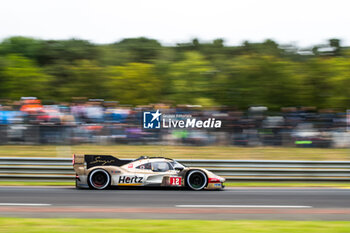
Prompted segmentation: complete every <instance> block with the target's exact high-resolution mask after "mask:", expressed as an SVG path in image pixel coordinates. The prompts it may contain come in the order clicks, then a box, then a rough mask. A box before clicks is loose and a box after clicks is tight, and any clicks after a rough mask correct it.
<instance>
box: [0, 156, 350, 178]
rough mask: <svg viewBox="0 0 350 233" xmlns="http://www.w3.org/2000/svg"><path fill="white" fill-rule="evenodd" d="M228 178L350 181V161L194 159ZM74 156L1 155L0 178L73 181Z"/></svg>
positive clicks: (191, 163)
mask: <svg viewBox="0 0 350 233" xmlns="http://www.w3.org/2000/svg"><path fill="white" fill-rule="evenodd" d="M177 161H178V162H180V163H182V164H184V165H186V166H191V167H202V168H207V169H208V170H210V171H212V172H213V173H215V174H217V175H220V176H222V177H225V178H226V179H227V181H232V182H233V181H244V180H246V181H350V161H291V160H202V159H200V160H198V159H196V160H192V159H179V160H177ZM74 177H75V173H74V170H73V167H72V159H71V158H30V157H0V180H31V181H48V180H50V181H74Z"/></svg>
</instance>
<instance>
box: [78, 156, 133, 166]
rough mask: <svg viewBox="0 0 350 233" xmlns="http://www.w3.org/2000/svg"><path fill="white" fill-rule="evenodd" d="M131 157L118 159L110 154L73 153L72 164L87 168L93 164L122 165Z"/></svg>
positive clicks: (128, 161)
mask: <svg viewBox="0 0 350 233" xmlns="http://www.w3.org/2000/svg"><path fill="white" fill-rule="evenodd" d="M131 161H133V160H131V159H118V158H116V157H114V156H112V155H75V154H74V155H73V166H76V165H77V166H79V165H80V166H84V164H86V168H87V169H89V168H91V167H95V166H117V167H120V166H123V165H125V164H127V163H130V162H131Z"/></svg>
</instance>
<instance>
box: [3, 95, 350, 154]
mask: <svg viewBox="0 0 350 233" xmlns="http://www.w3.org/2000/svg"><path fill="white" fill-rule="evenodd" d="M152 109H160V111H161V112H162V113H163V114H186V115H192V117H194V118H196V119H202V120H206V119H208V118H215V119H217V120H221V121H222V127H221V128H218V129H211V128H210V129H208V128H201V129H192V128H191V129H184V128H182V129H165V128H162V129H153V130H152V129H143V128H142V112H143V111H148V110H152ZM349 139H350V137H349V133H348V128H347V114H346V112H335V111H333V110H317V109H316V108H313V107H300V108H296V107H289V108H282V109H281V110H280V111H279V112H271V111H269V109H268V108H267V107H264V106H256V107H250V108H249V109H247V110H246V111H239V110H237V109H234V108H228V107H210V108H203V107H201V106H198V105H177V106H175V107H172V106H171V105H170V104H154V105H147V106H137V107H131V106H120V105H118V102H113V101H104V100H102V99H91V100H86V99H75V100H74V101H73V102H72V103H61V104H49V105H43V104H42V103H41V101H40V100H38V99H37V98H35V97H25V98H22V99H21V100H20V101H17V102H13V103H11V104H9V103H2V104H1V105H0V144H79V143H96V144H164V145H197V146H202V145H235V146H295V147H325V148H326V147H348V146H349V145H350V143H349V141H350V140H349Z"/></svg>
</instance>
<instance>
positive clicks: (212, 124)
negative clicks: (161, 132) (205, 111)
mask: <svg viewBox="0 0 350 233" xmlns="http://www.w3.org/2000/svg"><path fill="white" fill-rule="evenodd" d="M221 125H222V122H221V120H217V119H215V118H207V119H197V118H194V117H192V115H189V114H162V113H161V112H159V110H157V111H149V112H143V128H144V129H160V128H221Z"/></svg>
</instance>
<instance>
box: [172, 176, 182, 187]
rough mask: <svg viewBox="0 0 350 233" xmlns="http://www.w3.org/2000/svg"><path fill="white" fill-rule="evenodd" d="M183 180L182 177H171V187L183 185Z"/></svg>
mask: <svg viewBox="0 0 350 233" xmlns="http://www.w3.org/2000/svg"><path fill="white" fill-rule="evenodd" d="M181 181H182V178H181V177H170V179H169V182H170V185H175V186H179V185H181V183H182V182H181Z"/></svg>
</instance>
